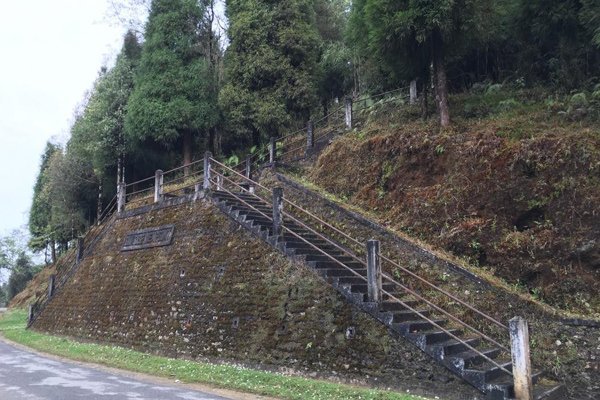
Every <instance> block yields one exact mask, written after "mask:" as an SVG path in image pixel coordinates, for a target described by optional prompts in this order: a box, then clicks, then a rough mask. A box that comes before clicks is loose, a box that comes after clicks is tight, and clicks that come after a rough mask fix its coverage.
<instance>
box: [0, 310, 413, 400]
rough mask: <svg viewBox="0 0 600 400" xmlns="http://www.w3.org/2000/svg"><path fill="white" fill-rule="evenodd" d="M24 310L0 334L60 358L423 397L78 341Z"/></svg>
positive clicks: (399, 399)
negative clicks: (35, 321)
mask: <svg viewBox="0 0 600 400" xmlns="http://www.w3.org/2000/svg"><path fill="white" fill-rule="evenodd" d="M26 319H27V313H26V312H25V310H13V311H9V312H7V313H6V314H4V315H2V316H0V334H1V335H3V336H4V337H6V338H7V339H9V340H12V341H14V342H16V343H20V344H22V345H25V346H27V347H30V348H32V349H35V350H38V351H41V352H45V353H49V354H55V355H58V356H61V357H65V358H69V359H73V360H78V361H85V362H93V363H96V364H102V365H106V366H110V367H114V368H120V369H125V370H129V371H134V372H141V373H145V374H150V375H156V376H161V377H166V378H170V379H177V380H180V381H182V382H186V383H203V384H208V385H211V386H215V387H219V388H224V389H232V390H238V391H241V392H247V393H254V394H260V395H266V396H273V397H277V398H280V399H303V400H304V399H331V400H336V399H340V400H342V399H344V400H347V399H361V400H363V399H364V400H367V399H377V400H422V399H424V398H423V397H417V396H412V395H407V394H401V393H396V392H390V391H385V390H376V389H365V388H357V387H352V386H348V385H341V384H336V383H332V382H326V381H319V380H315V379H307V378H302V377H295V376H283V375H281V374H277V373H272V372H265V371H257V370H251V369H247V368H244V367H240V366H234V365H218V364H208V363H201V362H195V361H189V360H180V359H172V358H166V357H159V356H154V355H150V354H145V353H141V352H138V351H134V350H131V349H126V348H123V347H118V346H110V345H100V344H93V343H80V342H76V341H73V340H70V339H66V338H62V337H58V336H52V335H48V334H43V333H39V332H35V331H32V330H27V329H26Z"/></svg>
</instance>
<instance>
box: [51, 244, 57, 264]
mask: <svg viewBox="0 0 600 400" xmlns="http://www.w3.org/2000/svg"><path fill="white" fill-rule="evenodd" d="M50 252H51V255H52V264H56V242H55V241H54V240H51V241H50Z"/></svg>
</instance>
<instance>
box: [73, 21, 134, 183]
mask: <svg viewBox="0 0 600 400" xmlns="http://www.w3.org/2000/svg"><path fill="white" fill-rule="evenodd" d="M140 52H141V46H140V45H139V43H138V41H137V38H136V36H135V34H133V32H131V31H129V32H128V33H127V34H126V35H125V39H124V43H123V48H122V50H121V53H120V54H119V56H118V57H117V60H116V63H115V66H114V68H112V69H111V70H109V71H106V70H105V69H103V71H102V72H101V75H100V76H99V78H98V79H97V80H96V83H95V84H94V88H93V90H92V92H91V94H90V97H89V99H88V101H87V104H85V108H84V109H83V112H82V113H81V115H79V116H78V117H77V118H76V120H75V123H74V124H73V126H72V128H71V139H70V140H69V144H68V151H69V152H70V153H75V154H77V155H78V156H79V157H81V158H85V159H88V160H91V163H92V166H93V169H94V173H95V174H96V176H97V177H98V178H99V179H100V180H101V181H102V182H106V181H111V182H112V180H109V179H108V178H109V177H112V176H116V179H114V184H112V185H106V184H105V185H104V187H105V191H107V192H108V193H115V192H116V183H117V181H120V180H121V179H123V176H122V170H123V163H124V157H125V153H126V147H127V146H126V143H125V137H124V124H125V115H126V114H127V102H128V100H129V96H130V95H131V92H132V90H133V73H134V68H135V66H136V65H137V63H138V59H139V57H140ZM131 147H132V146H130V148H129V149H128V150H129V152H133V151H135V150H136V149H134V148H131ZM117 170H118V171H117ZM117 175H120V176H117ZM107 189H108V190H107Z"/></svg>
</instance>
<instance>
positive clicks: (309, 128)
mask: <svg viewBox="0 0 600 400" xmlns="http://www.w3.org/2000/svg"><path fill="white" fill-rule="evenodd" d="M313 147H315V126H314V124H313V122H312V120H308V124H307V125H306V152H307V153H308V152H309V151H310V150H311V149H312V148H313Z"/></svg>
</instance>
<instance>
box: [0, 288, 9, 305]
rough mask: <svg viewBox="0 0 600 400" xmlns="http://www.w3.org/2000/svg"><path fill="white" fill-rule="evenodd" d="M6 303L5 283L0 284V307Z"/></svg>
mask: <svg viewBox="0 0 600 400" xmlns="http://www.w3.org/2000/svg"><path fill="white" fill-rule="evenodd" d="M7 303H8V289H7V286H6V285H4V284H3V285H0V307H5V306H6V304H7Z"/></svg>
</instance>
